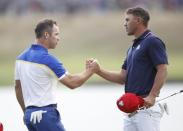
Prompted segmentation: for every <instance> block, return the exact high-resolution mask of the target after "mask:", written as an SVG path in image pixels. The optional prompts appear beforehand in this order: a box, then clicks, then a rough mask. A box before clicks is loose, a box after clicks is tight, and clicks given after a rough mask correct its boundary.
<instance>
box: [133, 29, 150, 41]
mask: <svg viewBox="0 0 183 131" xmlns="http://www.w3.org/2000/svg"><path fill="white" fill-rule="evenodd" d="M150 34H151V31H150V30H146V31H145V32H144V33H143V34H142V35H141V36H139V37H138V38H136V39H134V40H133V41H134V42H135V43H136V42H138V41H141V40H143V39H145V38H146V37H147V36H148V35H150Z"/></svg>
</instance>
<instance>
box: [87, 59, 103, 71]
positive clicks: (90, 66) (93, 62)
mask: <svg viewBox="0 0 183 131" xmlns="http://www.w3.org/2000/svg"><path fill="white" fill-rule="evenodd" d="M86 70H88V71H91V72H92V73H96V74H97V73H98V72H99V71H100V65H99V63H98V61H97V59H94V58H90V59H88V60H86Z"/></svg>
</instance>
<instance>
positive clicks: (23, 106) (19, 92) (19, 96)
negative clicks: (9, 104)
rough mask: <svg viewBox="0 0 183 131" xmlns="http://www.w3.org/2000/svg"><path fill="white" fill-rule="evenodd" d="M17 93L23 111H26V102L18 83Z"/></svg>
mask: <svg viewBox="0 0 183 131" xmlns="http://www.w3.org/2000/svg"><path fill="white" fill-rule="evenodd" d="M15 93H16V98H17V101H18V103H19V105H20V106H21V109H22V111H23V112H24V111H25V104H24V100H23V95H22V90H21V87H18V86H17V85H16V86H15Z"/></svg>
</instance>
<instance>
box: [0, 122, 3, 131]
mask: <svg viewBox="0 0 183 131" xmlns="http://www.w3.org/2000/svg"><path fill="white" fill-rule="evenodd" d="M0 131H3V124H2V123H1V122H0Z"/></svg>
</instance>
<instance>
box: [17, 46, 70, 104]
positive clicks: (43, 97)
mask: <svg viewBox="0 0 183 131" xmlns="http://www.w3.org/2000/svg"><path fill="white" fill-rule="evenodd" d="M66 73H67V71H66V69H65V68H64V66H63V64H62V63H61V62H59V61H58V60H57V58H55V57H54V56H52V55H50V54H49V53H48V49H46V48H45V47H43V46H42V45H40V44H33V45H32V46H31V47H30V48H28V49H26V50H25V51H24V52H23V53H22V54H20V55H19V56H18V57H17V59H16V64H15V80H20V81H21V86H22V93H23V98H24V103H25V107H28V106H38V107H42V106H46V105H50V104H56V103H57V102H56V100H55V97H54V96H55V95H54V92H55V91H54V90H55V89H56V85H57V82H58V79H62V78H63V77H64V76H65V75H66Z"/></svg>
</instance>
